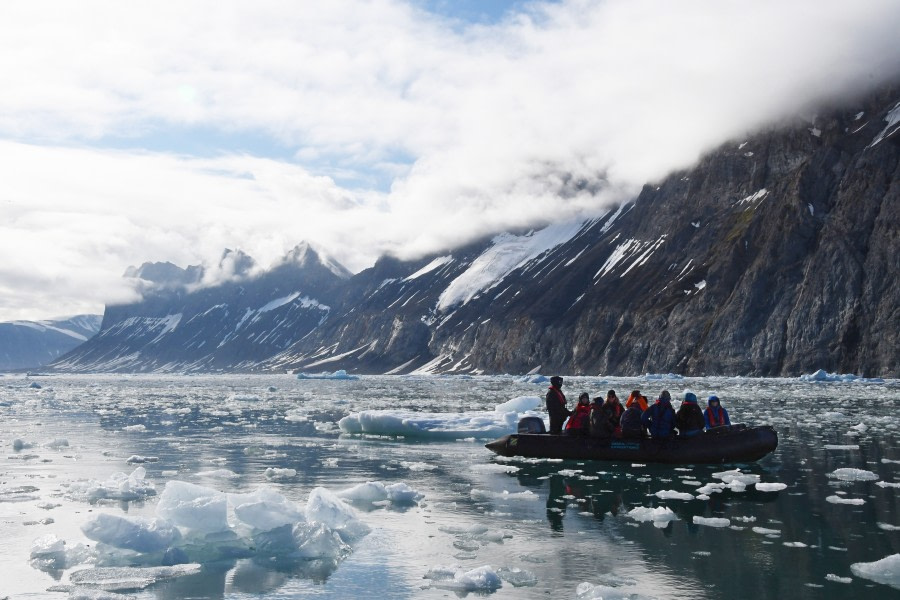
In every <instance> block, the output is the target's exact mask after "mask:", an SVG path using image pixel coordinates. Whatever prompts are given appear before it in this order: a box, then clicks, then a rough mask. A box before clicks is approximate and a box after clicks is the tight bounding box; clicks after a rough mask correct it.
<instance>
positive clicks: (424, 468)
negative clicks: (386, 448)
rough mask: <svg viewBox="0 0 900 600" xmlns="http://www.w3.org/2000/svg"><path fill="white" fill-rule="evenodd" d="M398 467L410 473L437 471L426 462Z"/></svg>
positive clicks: (408, 463)
mask: <svg viewBox="0 0 900 600" xmlns="http://www.w3.org/2000/svg"><path fill="white" fill-rule="evenodd" d="M400 466H401V467H404V468H407V469H409V470H410V471H434V470H435V469H437V465H433V464H430V463H426V462H409V461H400ZM516 470H518V467H516Z"/></svg>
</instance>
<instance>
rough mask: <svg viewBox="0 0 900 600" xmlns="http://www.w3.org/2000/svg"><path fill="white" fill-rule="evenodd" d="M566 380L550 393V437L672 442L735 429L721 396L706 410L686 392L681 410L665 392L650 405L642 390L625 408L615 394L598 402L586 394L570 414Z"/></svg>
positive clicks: (554, 382)
mask: <svg viewBox="0 0 900 600" xmlns="http://www.w3.org/2000/svg"><path fill="white" fill-rule="evenodd" d="M562 386H563V378H562V377H560V376H558V375H557V376H554V377H551V378H550V389H549V390H547V398H546V400H547V412H548V413H550V433H551V434H556V435H560V434H563V433H565V434H566V435H584V436H590V437H595V438H600V439H609V438H613V437H622V438H642V437H646V436H647V435H648V434H649V435H650V437H653V438H668V437H672V436H674V435H676V431H677V435H679V436H682V437H691V436H694V435H697V434H699V433H702V432H703V431H704V430H707V429H713V428H715V427H721V426H723V425H731V420H730V419H729V418H728V411H726V410H725V409H724V408H723V407H722V403H721V402H720V401H719V398H718V397H717V396H710V397H709V399H708V403H707V407H706V409H705V410H703V409H701V408H700V406H699V404H698V402H697V395H696V394H694V393H693V392H686V393H685V394H684V400H683V401H682V402H681V406H680V407H679V408H678V410H677V411H676V410H675V409H674V408H673V407H672V396H671V394H669V392H668V390H663V391H662V392H661V393H660V395H659V397H658V398H657V399H656V402H655V403H653V404H650V403H649V402H648V400H647V397H646V396H644V395H642V394H641V392H640V390H633V391H632V392H631V394H630V395H629V396H628V400H626V401H625V404H624V405H623V404H622V403H621V402H620V401H619V398H618V396H617V395H616V391H615V390H609V392H607V394H606V398H605V399H603V398H600V397H597V398H594V399H593V401H591V398H590V395H589V394H588V393H587V392H583V393H582V394H581V395H580V396H579V397H578V404H577V405H576V406H575V410H569V407H568V405H567V402H566V396H565V394H563V391H562Z"/></svg>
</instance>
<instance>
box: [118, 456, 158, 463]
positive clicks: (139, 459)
mask: <svg viewBox="0 0 900 600" xmlns="http://www.w3.org/2000/svg"><path fill="white" fill-rule="evenodd" d="M125 462H126V463H127V464H129V465H136V464H143V463H155V462H159V457H158V456H141V455H139V454H132V455H131V456H129V457H128V458H127V459H125Z"/></svg>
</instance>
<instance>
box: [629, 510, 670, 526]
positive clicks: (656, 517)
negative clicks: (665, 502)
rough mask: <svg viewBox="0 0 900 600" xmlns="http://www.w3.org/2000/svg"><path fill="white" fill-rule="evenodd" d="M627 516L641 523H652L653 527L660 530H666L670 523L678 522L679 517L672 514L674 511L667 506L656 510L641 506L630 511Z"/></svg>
mask: <svg viewBox="0 0 900 600" xmlns="http://www.w3.org/2000/svg"><path fill="white" fill-rule="evenodd" d="M627 516H629V517H631V518H632V519H634V520H635V521H638V522H639V523H645V522H647V521H652V522H653V525H654V526H656V527H658V528H660V529H664V528H665V527H666V526H667V525H668V524H669V522H670V521H677V520H678V517H677V516H676V515H675V513H674V512H672V509H671V508H667V507H665V506H658V507H656V508H649V507H646V506H639V507H637V508H633V509H631V510H630V511H628V513H627Z"/></svg>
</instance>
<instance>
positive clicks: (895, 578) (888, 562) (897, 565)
mask: <svg viewBox="0 0 900 600" xmlns="http://www.w3.org/2000/svg"><path fill="white" fill-rule="evenodd" d="M850 571H852V572H853V574H854V575H856V576H857V577H862V578H864V579H868V580H870V581H874V582H876V583H883V584H885V585H889V586H891V587H892V588H896V589H900V554H892V555H890V556H887V557H885V558H882V559H881V560H877V561H875V562H870V563H853V564H852V565H850Z"/></svg>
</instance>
